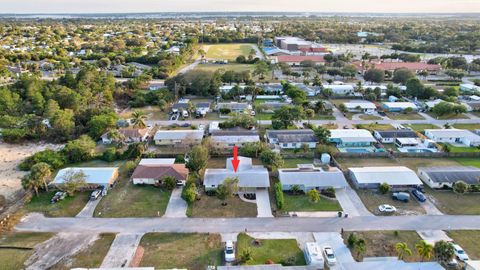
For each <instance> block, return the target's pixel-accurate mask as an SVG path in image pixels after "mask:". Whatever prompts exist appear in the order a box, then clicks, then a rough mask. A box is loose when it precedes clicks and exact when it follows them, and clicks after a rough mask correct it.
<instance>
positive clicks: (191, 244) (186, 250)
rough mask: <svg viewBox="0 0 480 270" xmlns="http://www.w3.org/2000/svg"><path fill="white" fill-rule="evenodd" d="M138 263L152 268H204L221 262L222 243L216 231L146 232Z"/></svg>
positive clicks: (141, 243)
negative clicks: (205, 232)
mask: <svg viewBox="0 0 480 270" xmlns="http://www.w3.org/2000/svg"><path fill="white" fill-rule="evenodd" d="M140 247H142V248H143V249H144V250H145V253H144V254H143V257H142V261H141V262H140V266H144V267H148V266H149V267H152V266H153V267H155V269H170V268H178V269H205V268H206V267H207V266H208V265H221V262H222V251H223V247H222V244H221V237H220V235H218V234H176V233H147V234H145V235H144V236H143V237H142V240H141V241H140Z"/></svg>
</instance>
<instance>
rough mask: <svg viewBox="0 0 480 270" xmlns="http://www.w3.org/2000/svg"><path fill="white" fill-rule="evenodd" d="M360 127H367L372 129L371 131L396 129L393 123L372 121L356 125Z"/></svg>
mask: <svg viewBox="0 0 480 270" xmlns="http://www.w3.org/2000/svg"><path fill="white" fill-rule="evenodd" d="M356 127H357V128H358V129H367V130H370V131H374V130H392V129H394V128H393V126H392V125H388V124H375V123H371V124H358V125H357V126H356Z"/></svg>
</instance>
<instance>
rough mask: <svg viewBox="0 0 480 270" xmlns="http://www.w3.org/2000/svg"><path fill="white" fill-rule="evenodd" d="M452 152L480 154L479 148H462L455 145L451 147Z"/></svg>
mask: <svg viewBox="0 0 480 270" xmlns="http://www.w3.org/2000/svg"><path fill="white" fill-rule="evenodd" d="M449 148H450V152H452V153H477V152H480V148H477V147H460V146H454V145H451V144H450V145H449Z"/></svg>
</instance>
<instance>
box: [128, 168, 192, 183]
mask: <svg viewBox="0 0 480 270" xmlns="http://www.w3.org/2000/svg"><path fill="white" fill-rule="evenodd" d="M167 176H171V177H174V178H175V179H176V180H177V181H184V180H187V176H188V169H187V168H186V167H185V164H145V165H138V166H137V167H136V168H135V171H133V174H132V180H133V183H134V184H150V185H155V184H159V183H160V182H161V181H162V180H163V179H164V178H165V177H167Z"/></svg>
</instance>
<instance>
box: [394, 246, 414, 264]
mask: <svg viewBox="0 0 480 270" xmlns="http://www.w3.org/2000/svg"><path fill="white" fill-rule="evenodd" d="M395 249H396V250H397V254H398V259H399V260H403V259H404V258H405V257H406V256H412V251H411V250H410V248H408V245H407V243H405V242H399V243H397V244H395Z"/></svg>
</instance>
